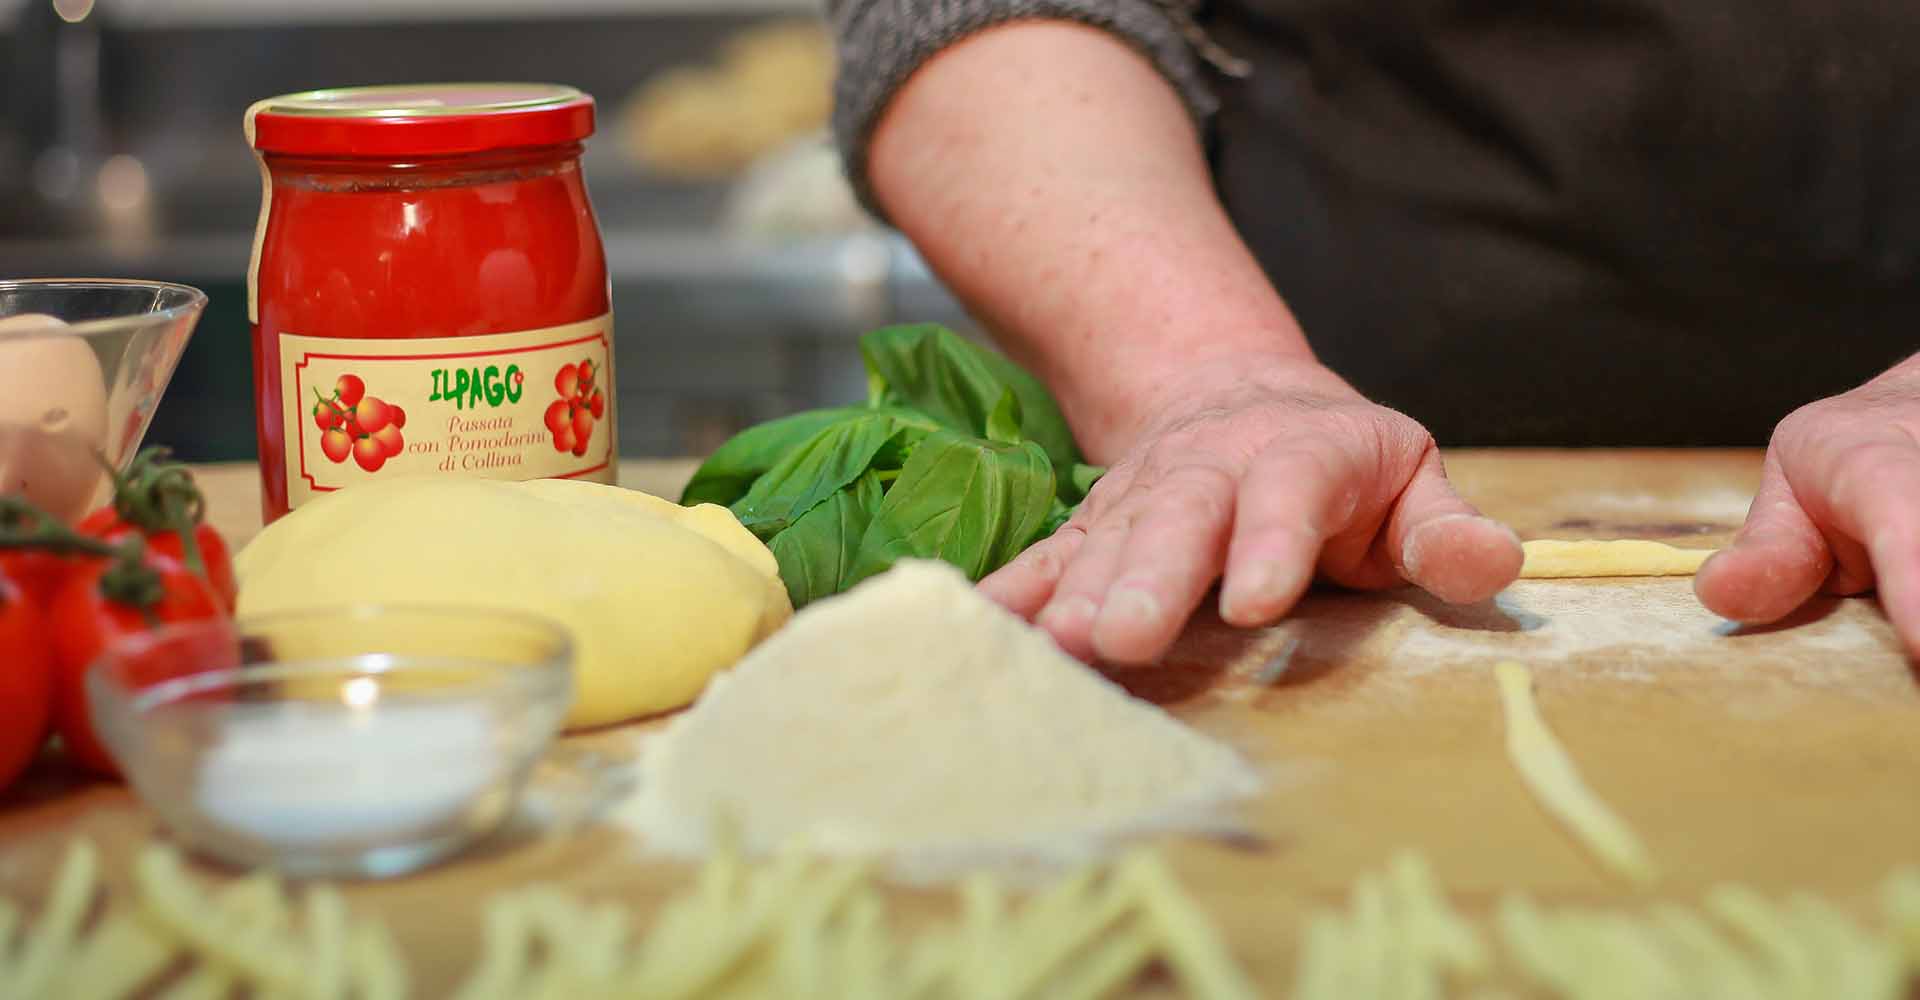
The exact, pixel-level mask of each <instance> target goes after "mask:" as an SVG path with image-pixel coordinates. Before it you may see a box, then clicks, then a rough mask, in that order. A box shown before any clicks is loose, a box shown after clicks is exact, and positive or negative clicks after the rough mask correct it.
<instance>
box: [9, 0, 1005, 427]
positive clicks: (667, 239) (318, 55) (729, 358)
mask: <svg viewBox="0 0 1920 1000" xmlns="http://www.w3.org/2000/svg"><path fill="white" fill-rule="evenodd" d="M818 8H819V0H534V2H527V0H520V2H510V0H98V2H97V3H93V2H89V0H58V2H50V0H0V276H4V277H51V276H88V277H94V276H112V277H142V278H161V279H167V280H173V281H180V282H185V283H187V284H191V285H195V286H198V287H200V288H202V289H205V290H206V291H207V293H208V294H209V295H210V296H211V298H212V305H211V306H210V307H209V309H208V312H207V315H206V318H205V319H204V320H203V321H202V322H201V324H200V327H199V330H198V332H197V333H196V334H195V336H194V340H193V343H192V346H191V347H190V348H189V349H188V351H187V355H186V357H185V359H184V360H183V361H182V362H181V367H180V370H179V372H178V374H177V375H176V376H175V379H174V383H173V386H172V388H171V389H170V390H169V391H168V393H167V397H166V400H165V402H164V403H163V404H162V406H161V409H160V412H159V413H158V414H157V415H156V417H155V421H154V426H153V429H152V431H151V432H150V434H149V438H148V439H149V440H151V441H154V442H156V443H167V444H171V445H173V446H174V447H175V449H176V450H177V451H178V452H179V453H181V454H182V456H183V457H187V458H191V459H201V460H210V459H250V458H252V457H253V456H254V439H253V375H252V368H251V343H250V331H249V329H248V326H247V317H246V291H245V287H244V284H243V282H244V278H245V275H246V270H247V258H248V253H249V250H250V247H251V243H252V235H253V228H254V221H255V215H256V213H257V211H258V208H259V199H260V177H259V171H258V168H257V167H256V165H255V162H254V159H253V156H252V154H251V152H250V151H249V150H248V148H247V144H246V142H245V140H244V139H243V138H242V135H241V116H242V114H243V112H244V111H245V110H246V108H247V106H248V105H249V104H250V103H252V102H253V101H255V100H257V99H259V98H262V97H267V96H271V95H274V94H280V93H286V92H290V91H298V90H308V89H313V88H318V87H331V86H349V85H364V84H385V83H410V82H427V81H458V80H509V79H511V80H535V81H543V82H556V83H566V84H571V85H574V86H577V87H580V88H581V89H583V90H585V91H587V92H588V93H590V94H592V95H594V97H595V98H596V99H597V100H598V102H599V114H600V127H599V134H598V135H597V136H596V137H595V138H594V139H593V140H591V141H590V142H589V144H588V147H587V155H586V158H585V161H584V162H585V169H586V173H587V178H588V184H589V188H590V190H591V193H592V197H593V200H594V206H595V209H596V211H597V213H598V216H599V219H600V225H601V229H602V233H603V236H604V238H605V240H606V245H607V262H608V267H609V269H610V271H611V274H612V278H613V303H614V316H615V321H616V325H617V331H616V346H615V349H616V353H617V357H618V363H619V372H618V375H619V397H620V398H619V402H620V406H619V414H620V416H619V420H620V445H621V451H622V452H623V453H624V454H626V455H628V456H629V457H634V456H662V455H694V454H702V453H704V452H706V451H708V450H710V449H712V448H713V447H714V446H715V445H717V444H718V443H719V442H720V441H721V440H723V439H724V438H725V437H726V436H728V435H729V434H731V433H733V432H734V431H736V430H739V429H740V428H742V427H745V426H747V425H748V424H751V423H754V422H757V421H760V420H765V419H768V418H771V417H774V416H778V415H781V414H783V413H787V412H790V411H792V410H796V409H801V408H805V407H810V406H822V405H830V404H834V403H842V402H851V401H855V400H858V399H860V398H861V397H862V396H863V395H864V392H865V389H864V381H863V378H862V375H861V371H860V365H859V360H858V355H857V352H856V351H855V350H854V342H855V339H856V338H857V337H858V335H859V334H860V333H861V332H862V331H864V330H867V329H869V328H871V327H874V326H879V325H883V324H886V323H891V322H905V321H920V320H937V321H941V322H946V323H949V324H950V325H954V326H956V327H959V328H964V327H966V326H967V323H966V319H965V316H964V314H963V313H962V312H961V311H960V309H959V307H958V306H957V305H956V304H955V303H954V302H953V301H952V300H951V298H949V297H948V296H947V295H946V293H945V292H944V291H943V290H942V289H941V288H940V287H939V286H938V284H937V283H936V282H935V281H933V280H932V279H931V278H930V277H929V275H928V274H927V271H926V269H925V267H924V266H923V265H922V263H921V262H920V260H919V259H918V257H917V256H916V255H915V254H914V252H913V251H912V249H911V248H910V247H909V246H907V244H906V243H905V242H904V241H902V240H900V239H899V238H898V237H897V236H894V235H893V234H890V233H887V232H884V231H882V230H880V229H878V228H876V227H874V226H873V225H872V223H871V222H870V221H869V220H867V219H865V218H864V217H863V215H862V214H861V213H860V211H859V210H858V209H857V207H856V206H855V205H854V204H853V202H852V199H851V195H850V194H849V193H848V192H847V190H846V188H845V185H844V183H843V182H842V181H841V179H840V174H839V167H838V163H837V161H836V160H835V158H834V157H833V155H832V152H831V149H830V147H829V146H828V145H827V143H826V142H825V139H824V131H823V130H824V126H825V123H826V115H827V112H828V108H829V94H828V89H829V87H830V85H831V79H832V55H831V47H830V43H829V40H828V37H827V35H826V32H825V30H824V28H823V27H822V26H821V25H820V23H819V20H818V18H819V13H818Z"/></svg>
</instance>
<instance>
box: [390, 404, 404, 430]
mask: <svg viewBox="0 0 1920 1000" xmlns="http://www.w3.org/2000/svg"><path fill="white" fill-rule="evenodd" d="M387 419H388V420H391V421H393V426H395V427H405V426H407V411H405V410H403V409H401V408H400V407H398V406H395V405H394V404H392V403H388V404H387Z"/></svg>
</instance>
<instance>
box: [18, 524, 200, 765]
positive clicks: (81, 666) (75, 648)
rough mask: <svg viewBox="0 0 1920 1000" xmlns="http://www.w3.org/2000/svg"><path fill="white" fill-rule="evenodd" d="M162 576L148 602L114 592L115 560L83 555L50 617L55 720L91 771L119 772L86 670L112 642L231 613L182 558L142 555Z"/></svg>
mask: <svg viewBox="0 0 1920 1000" xmlns="http://www.w3.org/2000/svg"><path fill="white" fill-rule="evenodd" d="M140 565H141V566H143V567H144V568H145V569H146V570H147V571H150V572H151V573H153V574H155V575H156V576H157V579H158V584H159V588H158V595H157V597H158V599H157V600H155V601H154V603H153V604H151V605H150V606H148V607H145V608H142V607H137V606H134V605H131V604H127V603H124V602H122V601H120V600H117V599H115V598H114V597H112V596H109V594H108V588H107V587H106V586H105V582H106V578H107V577H108V575H109V573H111V572H115V571H116V570H119V569H123V567H119V566H118V565H117V561H116V560H112V559H105V558H100V557H93V558H89V559H86V560H84V561H83V563H82V565H81V566H80V567H78V568H77V569H76V570H75V571H74V572H73V573H72V574H71V575H69V576H68V577H67V578H66V580H65V581H64V582H63V583H62V584H61V586H60V589H59V591H58V592H57V593H56V594H55V595H54V600H53V605H52V611H51V613H50V614H49V615H48V618H47V621H48V624H49V628H50V630H51V633H52V638H53V659H54V697H53V704H54V720H55V723H56V725H57V727H58V729H59V731H60V740H61V742H62V743H64V744H65V745H66V748H67V753H68V754H70V755H72V757H73V758H74V759H75V760H77V761H79V762H80V764H82V765H83V766H85V767H87V768H88V769H90V770H93V771H97V772H99V773H101V774H108V775H117V774H119V768H118V767H116V766H115V765H114V762H113V757H112V755H110V754H108V753H107V750H106V748H105V747H104V746H102V745H101V743H100V741H99V739H98V738H97V737H96V736H95V735H94V731H93V720H92V718H91V716H90V715H89V714H88V710H87V690H86V673H87V668H89V667H91V666H92V665H93V664H94V662H95V661H97V660H98V659H99V658H100V655H101V653H102V652H104V651H105V650H106V649H107V647H108V646H109V645H110V644H112V643H114V642H117V641H119V640H121V639H123V638H125V637H127V636H130V635H134V634H137V633H140V632H143V631H146V630H148V629H150V628H153V627H154V626H156V625H162V624H170V623H173V622H188V621H202V620H210V619H211V620H217V619H222V618H225V617H226V615H225V612H224V611H223V610H222V607H221V602H220V599H219V598H218V597H216V596H215V595H214V592H213V589H212V588H211V587H210V586H208V585H207V582H206V581H204V580H202V579H201V578H200V577H198V576H196V575H195V574H193V573H190V572H188V571H187V569H186V567H185V566H183V565H181V564H180V563H178V562H176V561H174V560H171V559H167V558H164V557H156V556H155V555H153V554H148V555H147V556H146V558H144V559H143V560H142V561H141V564H140Z"/></svg>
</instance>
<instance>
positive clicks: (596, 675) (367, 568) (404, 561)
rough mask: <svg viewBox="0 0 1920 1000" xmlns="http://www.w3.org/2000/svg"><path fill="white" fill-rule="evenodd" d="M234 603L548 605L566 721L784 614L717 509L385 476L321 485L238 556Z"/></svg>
mask: <svg viewBox="0 0 1920 1000" xmlns="http://www.w3.org/2000/svg"><path fill="white" fill-rule="evenodd" d="M235 571H236V573H237V574H238V576H239V578H240V605H239V614H241V615H242V616H246V615H253V614H263V613H269V612H275V611H287V610H297V609H302V608H319V607H330V606H331V607H337V606H339V605H342V604H351V603H373V604H422V603H428V604H466V605H478V606H486V607H496V608H517V609H521V610H524V611H528V612H533V613H535V614H540V615H543V616H545V617H548V618H551V619H553V620H554V621H557V622H559V623H560V624H562V625H564V626H566V627H567V629H568V630H569V631H570V632H571V633H572V635H573V640H574V654H575V655H574V689H575V695H574V703H573V707H572V710H571V711H570V712H569V713H568V715H567V724H568V725H569V726H574V727H579V726H594V725H602V724H606V723H611V722H619V721H622V720H626V719H632V718H637V717H639V716H643V715H650V714H654V713H657V712H663V711H667V710H669V709H673V708H678V707H680V706H682V705H685V704H687V703H688V702H690V701H692V700H693V699H694V697H695V696H697V695H698V694H699V693H700V691H701V689H702V688H703V687H705V685H706V683H707V680H708V679H709V678H711V677H712V676H713V674H714V673H715V672H717V671H719V670H722V669H724V668H726V667H728V666H730V665H732V664H733V663H734V661H736V660H738V659H739V658H740V657H741V656H742V655H744V654H745V653H746V652H747V650H749V649H751V648H752V647H753V646H754V645H755V644H756V643H758V642H759V641H760V640H761V639H763V638H765V637H766V636H767V635H769V634H771V633H772V632H773V631H774V630H775V629H777V628H779V627H780V625H781V624H783V623H784V622H785V621H786V620H787V619H788V618H789V617H791V616H792V614H793V608H792V605H791V604H789V603H788V600H787V593H786V588H785V587H784V586H782V585H781V582H780V575H779V568H778V565H777V564H776V563H775V561H774V558H773V554H772V553H771V552H768V551H767V548H766V546H764V545H762V544H761V543H760V540H759V539H757V538H755V537H754V536H753V535H752V533H750V532H748V531H747V530H746V529H745V528H743V527H741V526H740V523H739V522H738V521H736V520H735V519H734V517H733V515H732V514H730V513H728V512H727V511H726V509H725V508H721V507H713V506H711V505H702V506H698V507H681V506H679V505H678V504H674V503H670V502H668V501H666V500H661V499H659V498H657V497H651V496H648V495H646V494H644V493H637V492H634V491H631V490H623V489H620V488H618V487H613V486H604V485H601V484H598V483H584V482H574V481H570V480H534V481H530V482H522V483H514V482H502V481H497V480H484V479H462V478H451V477H441V476H417V477H411V478H396V479H393V480H390V481H387V482H376V483H369V484H366V485H363V486H356V487H354V488H352V489H347V490H341V491H340V492H338V493H332V494H328V495H326V496H323V497H321V498H319V499H316V500H314V501H312V502H310V503H307V504H305V505H303V506H301V507H300V508H299V509H297V510H295V511H294V512H293V513H291V514H289V515H287V516H286V517H283V518H281V519H280V520H278V521H275V522H274V523H273V524H271V525H269V526H268V527H267V528H266V530H264V531H262V532H261V533H260V535H259V536H258V537H256V538H255V539H254V540H253V541H252V542H251V543H250V544H248V546H247V547H246V548H245V549H244V550H242V551H241V553H240V554H239V556H238V557H237V558H236V559H235Z"/></svg>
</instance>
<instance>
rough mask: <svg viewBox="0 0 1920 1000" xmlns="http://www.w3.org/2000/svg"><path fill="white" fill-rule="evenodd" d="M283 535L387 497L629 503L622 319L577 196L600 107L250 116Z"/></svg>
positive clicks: (312, 103) (456, 95)
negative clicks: (617, 412) (370, 487)
mask: <svg viewBox="0 0 1920 1000" xmlns="http://www.w3.org/2000/svg"><path fill="white" fill-rule="evenodd" d="M246 125H247V138H248V141H249V142H251V143H252V145H253V148H254V150H255V152H256V153H257V154H258V156H259V158H260V164H261V173H262V177H263V180H264V183H265V194H264V196H263V199H262V203H261V206H260V224H259V228H258V229H257V230H256V232H255V234H254V248H253V263H252V267H251V269H250V273H249V274H248V282H247V284H248V301H247V309H248V313H249V317H250V319H251V320H252V323H253V344H254V380H255V388H256V392H257V396H258V402H259V407H258V420H259V435H260V474H261V482H262V486H263V491H262V495H263V502H262V506H263V507H264V513H265V517H266V520H268V521H272V520H273V519H275V518H277V517H279V516H280V515H282V514H285V513H286V512H287V511H288V510H290V509H292V508H294V507H298V506H299V505H300V504H302V503H304V502H306V501H307V500H310V499H312V498H314V497H315V496H318V495H320V494H322V493H328V492H331V491H334V490H338V489H343V488H346V487H349V486H353V485H355V484H358V483H365V482H369V481H372V480H374V479H377V478H378V477H383V476H396V475H413V474H440V475H458V476H485V477H490V478H496V479H538V478H546V477H566V478H581V479H593V480H597V481H599V482H609V483H610V482H612V481H613V478H614V472H615V462H616V457H617V456H618V454H619V452H618V450H617V448H616V446H615V442H614V419H613V406H614V403H613V400H614V393H613V372H614V369H613V342H612V331H613V315H612V310H611V306H610V304H609V296H608V287H607V268H606V257H605V253H604V251H603V250H602V248H601V244H600V231H599V228H598V227H597V226H596V225H595V223H594V219H593V208H592V206H591V205H589V204H588V202H587V188H586V184H585V183H584V181H583V180H582V178H581V174H580V151H581V143H582V141H583V140H585V139H586V137H587V136H589V135H591V134H592V133H593V99H592V98H590V97H588V96H586V95H585V94H582V93H581V92H579V91H577V90H574V89H572V88H570V87H558V86H551V85H545V84H446V85H431V86H405V87H363V88H348V89H340V90H319V91H312V92H309V93H304V94H289V95H287V96H284V97H275V98H272V99H269V100H265V101H261V102H260V103H258V104H255V105H254V106H253V107H252V108H251V109H249V110H248V111H247V120H246Z"/></svg>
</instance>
